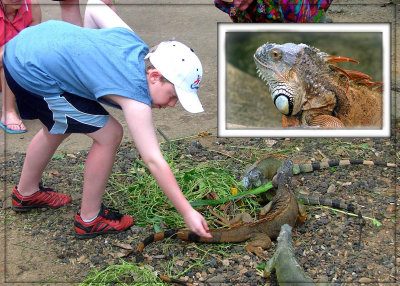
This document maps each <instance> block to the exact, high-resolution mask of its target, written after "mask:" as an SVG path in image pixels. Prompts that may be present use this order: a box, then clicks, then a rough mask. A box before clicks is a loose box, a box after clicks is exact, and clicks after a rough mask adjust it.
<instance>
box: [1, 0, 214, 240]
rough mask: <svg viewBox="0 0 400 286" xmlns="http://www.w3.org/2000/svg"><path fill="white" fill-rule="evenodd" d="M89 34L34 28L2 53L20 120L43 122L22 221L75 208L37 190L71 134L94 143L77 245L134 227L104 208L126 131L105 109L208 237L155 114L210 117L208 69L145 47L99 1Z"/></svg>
mask: <svg viewBox="0 0 400 286" xmlns="http://www.w3.org/2000/svg"><path fill="white" fill-rule="evenodd" d="M89 2H90V4H93V3H97V5H87V10H86V15H85V18H86V19H85V24H86V26H87V27H89V28H94V27H100V28H109V29H89V28H82V27H78V26H75V25H72V24H69V23H66V22H60V21H48V22H45V23H42V24H39V25H37V26H35V27H31V28H27V29H25V30H23V31H21V33H20V34H19V35H18V36H16V37H15V38H14V39H12V40H11V41H10V42H9V43H7V45H6V46H5V52H4V57H3V65H4V73H5V77H6V80H7V83H8V85H7V86H6V88H7V91H8V92H9V91H10V89H11V91H13V92H14V94H15V96H16V100H17V104H18V108H19V111H20V114H21V117H22V118H23V119H39V120H40V121H41V123H42V125H43V127H42V129H41V130H40V131H39V132H38V133H37V134H36V135H35V137H34V138H33V139H32V141H31V142H30V144H29V147H28V150H27V153H26V158H25V162H24V165H23V168H22V173H21V177H20V180H19V183H18V186H16V187H15V188H14V190H13V194H12V203H13V208H14V210H16V211H27V210H30V209H32V208H37V207H49V208H57V207H61V206H63V205H65V204H68V203H69V202H70V201H71V198H70V197H69V196H67V195H65V194H61V193H56V192H55V191H54V190H52V189H50V188H43V187H41V186H39V184H38V182H39V181H40V178H41V175H42V173H43V171H44V169H45V167H46V166H47V164H48V163H49V161H50V159H51V157H52V156H53V154H54V152H55V151H56V149H57V147H58V146H59V145H60V144H61V142H62V141H63V140H64V139H65V138H67V137H68V136H70V135H71V134H72V133H84V134H86V135H87V136H89V137H90V138H92V139H93V144H92V146H91V148H90V151H89V154H88V156H87V159H86V163H85V170H84V184H83V194H82V204H81V209H80V211H79V212H77V213H76V215H75V231H76V235H77V237H79V238H90V237H94V236H96V235H99V234H103V233H110V232H118V231H122V230H126V229H128V228H129V227H130V226H131V225H132V224H133V218H131V217H129V216H127V215H121V214H119V213H116V212H113V211H111V210H109V209H107V208H106V207H105V206H104V205H103V204H102V203H101V202H102V196H103V194H104V191H105V188H106V184H107V181H108V178H109V176H110V173H111V169H112V166H113V162H114V159H115V153H116V151H117V148H118V146H119V144H120V142H121V140H122V133H123V129H122V127H121V125H120V124H119V123H118V122H117V120H116V119H115V118H113V117H112V116H111V115H109V114H108V112H107V111H106V110H105V109H104V108H103V107H102V106H101V105H100V103H99V102H102V103H105V104H109V105H111V106H115V107H118V108H120V109H122V111H123V113H124V117H125V119H126V122H127V125H128V128H129V131H130V133H131V135H132V138H133V140H134V142H135V144H136V147H137V149H138V151H139V153H140V155H141V157H142V159H143V161H144V162H145V163H146V165H147V166H148V168H149V170H150V172H151V173H152V175H153V176H154V178H155V180H156V181H157V183H158V184H159V186H160V187H161V189H162V190H163V192H164V193H165V195H166V196H167V197H168V198H169V199H170V201H171V202H172V204H173V205H174V207H175V208H176V209H177V211H178V212H179V213H180V214H181V215H182V216H183V218H184V220H185V223H186V224H187V226H188V227H189V228H190V230H191V231H193V232H195V233H196V234H198V235H200V236H203V237H211V235H210V234H209V233H208V232H207V231H208V226H207V223H206V221H205V219H204V218H203V217H202V216H201V215H200V214H199V213H198V212H197V211H196V210H194V209H193V208H192V207H191V206H190V204H189V202H188V201H187V200H186V199H185V197H184V196H183V194H182V192H181V190H180V188H179V186H178V184H177V182H176V179H175V177H174V175H173V174H172V171H171V169H170V167H169V165H168V163H167V162H166V161H165V159H164V158H163V155H162V153H161V151H160V148H159V144H158V142H157V137H156V134H155V131H154V126H153V123H152V114H151V108H152V107H153V108H154V107H156V108H165V107H173V106H175V104H176V102H177V101H178V100H179V101H180V102H181V104H182V106H183V107H184V108H185V109H186V110H188V111H189V112H192V113H197V112H201V111H203V108H202V105H201V103H200V101H199V99H198V97H197V89H198V87H199V84H200V81H201V77H202V66H201V63H200V61H199V59H198V57H197V56H196V55H195V53H194V52H193V50H191V49H190V48H188V47H187V46H185V45H184V44H182V43H179V42H176V41H167V42H162V43H160V44H159V45H158V46H157V47H156V48H155V49H154V50H153V51H151V52H150V53H149V51H148V47H147V46H146V44H145V43H144V42H143V41H142V40H141V39H140V38H139V37H138V36H137V35H136V34H135V33H134V32H133V31H132V30H131V29H130V28H129V27H128V26H127V25H126V24H125V23H124V22H123V21H122V20H121V19H120V18H119V17H118V16H117V14H115V13H114V12H113V11H112V10H111V9H110V8H108V7H107V6H106V5H105V4H103V2H101V1H92V0H91V1H89Z"/></svg>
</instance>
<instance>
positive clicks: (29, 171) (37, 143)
mask: <svg viewBox="0 0 400 286" xmlns="http://www.w3.org/2000/svg"><path fill="white" fill-rule="evenodd" d="M69 135H70V134H50V133H49V131H48V130H47V128H46V127H45V126H43V128H42V129H40V130H39V132H38V133H37V134H36V135H35V137H33V139H32V141H31V143H30V144H29V147H28V150H27V152H26V157H25V161H24V165H23V167H22V172H21V177H20V180H19V184H18V191H19V193H20V194H21V195H23V196H30V195H32V194H33V193H35V192H36V191H37V190H38V184H39V181H40V178H41V176H42V173H43V171H44V169H45V168H46V166H47V164H48V163H49V161H50V159H51V157H52V156H53V154H54V152H55V151H56V150H57V147H58V146H59V145H60V144H61V142H62V141H63V140H64V139H65V138H67V137H68V136H69Z"/></svg>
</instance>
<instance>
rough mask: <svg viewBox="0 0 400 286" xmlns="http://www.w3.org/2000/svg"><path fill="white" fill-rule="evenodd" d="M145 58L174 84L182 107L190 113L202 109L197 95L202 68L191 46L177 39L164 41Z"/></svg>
mask: <svg viewBox="0 0 400 286" xmlns="http://www.w3.org/2000/svg"><path fill="white" fill-rule="evenodd" d="M145 58H146V59H147V58H148V59H149V60H150V62H151V63H152V65H153V66H154V67H155V68H156V69H157V70H158V71H159V72H161V74H162V75H163V76H164V77H165V78H166V79H167V80H169V81H170V82H171V83H172V84H173V85H174V86H175V91H176V94H177V96H178V99H179V102H180V103H181V105H182V106H183V108H185V109H186V110H187V111H189V112H191V113H198V112H203V111H204V109H203V106H202V105H201V102H200V100H199V97H198V96H197V90H198V89H199V86H200V82H201V78H202V76H203V68H202V66H201V62H200V60H199V58H198V57H197V56H196V54H195V53H194V51H193V50H192V49H191V48H189V47H188V46H186V45H184V44H182V43H180V42H177V41H165V42H161V43H160V44H159V45H158V47H157V49H156V50H155V51H154V52H151V53H148V54H147V55H146V57H145Z"/></svg>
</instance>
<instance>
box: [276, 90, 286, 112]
mask: <svg viewBox="0 0 400 286" xmlns="http://www.w3.org/2000/svg"><path fill="white" fill-rule="evenodd" d="M275 106H276V108H278V110H279V111H280V112H281V113H283V114H285V115H288V114H289V100H288V98H287V97H286V96H284V95H280V96H278V97H277V98H276V99H275Z"/></svg>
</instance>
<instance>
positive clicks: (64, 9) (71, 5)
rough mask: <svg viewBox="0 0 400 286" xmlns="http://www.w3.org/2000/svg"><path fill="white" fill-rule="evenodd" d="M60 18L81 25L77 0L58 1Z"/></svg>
mask: <svg viewBox="0 0 400 286" xmlns="http://www.w3.org/2000/svg"><path fill="white" fill-rule="evenodd" d="M60 7H61V18H62V20H63V21H65V22H69V23H71V24H74V25H77V26H82V17H81V11H80V9H79V0H63V1H60Z"/></svg>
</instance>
